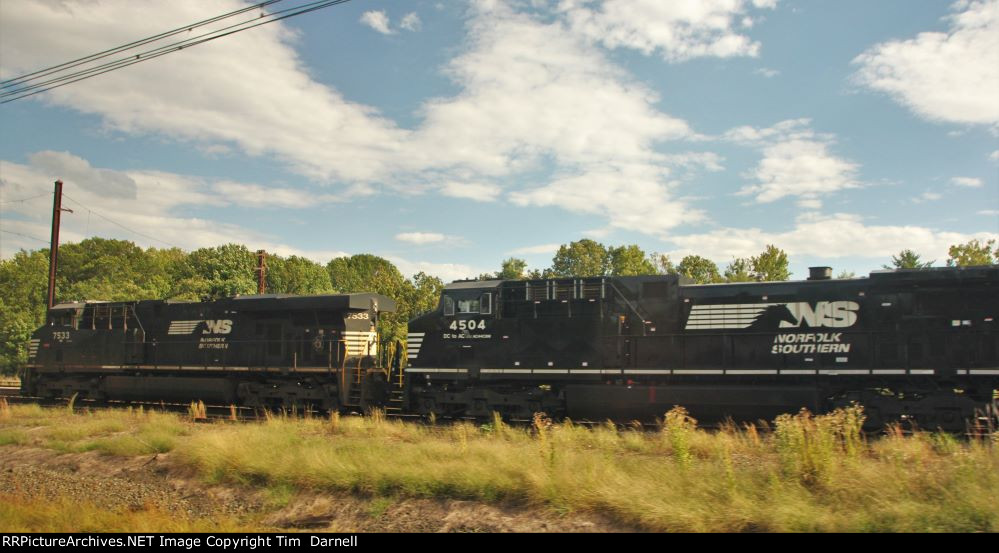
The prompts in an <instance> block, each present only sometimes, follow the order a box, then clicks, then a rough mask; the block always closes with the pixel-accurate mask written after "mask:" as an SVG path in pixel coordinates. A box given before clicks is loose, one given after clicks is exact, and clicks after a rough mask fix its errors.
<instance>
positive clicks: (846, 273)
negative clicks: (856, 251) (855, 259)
mask: <svg viewBox="0 0 999 553" xmlns="http://www.w3.org/2000/svg"><path fill="white" fill-rule="evenodd" d="M836 278H857V273H855V272H853V271H847V270H843V271H840V272H839V274H838V275H836Z"/></svg>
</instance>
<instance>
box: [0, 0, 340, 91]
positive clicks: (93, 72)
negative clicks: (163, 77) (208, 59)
mask: <svg viewBox="0 0 999 553" xmlns="http://www.w3.org/2000/svg"><path fill="white" fill-rule="evenodd" d="M349 1H350V0H317V1H313V2H308V3H306V4H302V5H299V6H296V7H293V8H287V9H284V10H278V11H275V12H271V13H270V14H267V15H261V16H260V17H258V18H255V19H252V20H247V21H243V22H241V23H237V24H234V25H230V26H228V27H224V28H222V29H218V30H215V31H211V32H208V33H204V34H202V35H198V36H196V37H191V38H188V39H185V40H182V41H178V42H174V43H172V44H168V45H165V46H160V47H157V48H154V49H152V50H148V51H146V52H142V53H140V54H135V55H131V54H130V55H129V56H128V57H126V58H121V59H118V60H115V61H111V62H108V63H105V64H102V65H99V66H96V67H91V68H88V69H83V70H80V71H77V72H75V73H70V74H68V75H63V76H59V77H54V78H52V79H49V80H46V81H43V82H40V83H35V84H31V85H26V86H22V87H20V88H14V89H11V90H7V91H6V92H3V93H0V98H4V99H3V100H0V104H6V103H9V102H13V101H15V100H20V99H22V98H26V97H28V96H33V95H35V94H41V93H42V92H47V91H49V90H52V89H55V88H60V87H63V86H66V85H69V84H72V83H75V82H79V81H82V80H86V79H89V78H92V77H96V76H98V75H102V74H104V73H108V72H111V71H116V70H118V69H122V68H125V67H128V66H130V65H135V64H136V63H142V62H144V61H149V60H152V59H156V58H158V57H161V56H165V55H167V54H171V53H174V52H178V51H180V50H183V49H186V48H191V47H194V46H197V45H199V44H204V43H206V42H210V41H213V40H217V39H220V38H223V37H226V36H229V35H232V34H236V33H239V32H242V31H246V30H249V29H253V28H255V27H259V26H261V25H266V24H268V23H273V22H275V21H281V20H283V19H288V18H290V17H295V16H298V15H303V14H306V13H310V12H313V11H317V10H321V9H324V8H328V7H330V6H335V5H338V4H344V3H346V2H349ZM95 59H96V58H95Z"/></svg>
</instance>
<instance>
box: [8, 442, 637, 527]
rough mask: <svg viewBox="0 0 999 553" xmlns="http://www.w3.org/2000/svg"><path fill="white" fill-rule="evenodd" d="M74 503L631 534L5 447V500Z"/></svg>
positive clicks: (592, 519) (595, 522)
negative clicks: (226, 482) (219, 481)
mask: <svg viewBox="0 0 999 553" xmlns="http://www.w3.org/2000/svg"><path fill="white" fill-rule="evenodd" d="M7 493H14V494H23V495H26V496H28V497H32V498H48V499H55V498H69V499H78V500H85V501H88V502H92V503H94V504H96V505H98V506H100V507H103V508H107V509H114V508H127V509H137V508H142V507H144V506H146V505H155V506H156V507H158V508H160V509H163V510H166V511H168V512H174V513H178V514H186V515H187V516H191V517H211V516H212V515H215V514H231V515H249V516H254V517H259V520H260V521H261V524H262V525H263V526H266V527H271V528H274V529H295V528H299V529H309V530H331V531H339V532H574V533H575V532H618V531H633V530H634V529H632V528H625V527H621V526H620V525H615V524H613V523H611V522H608V521H606V520H603V519H602V518H601V517H599V516H595V515H584V514H569V515H564V516H563V515H560V514H558V513H554V512H552V511H550V510H545V509H541V508H531V507H523V506H510V505H490V504H485V503H480V502H474V501H458V500H432V499H406V498H365V497H357V496H354V495H350V494H341V493H328V492H323V493H319V492H303V491H298V492H291V491H289V492H288V494H287V496H286V497H284V498H281V499H275V494H274V492H273V491H267V490H263V489H260V488H252V487H235V486H219V485H209V484H206V483H205V482H204V481H203V480H202V479H201V478H199V477H198V476H197V475H195V474H194V473H193V471H192V470H191V469H190V468H189V467H185V466H182V465H181V464H180V463H178V462H176V461H175V460H174V459H173V458H172V457H171V454H169V453H167V454H163V453H161V454H157V455H146V456H142V457H115V456H111V455H107V454H101V453H97V452H88V453H70V454H60V453H58V452H54V451H51V450H47V449H39V448H29V447H18V446H10V445H8V446H2V447H0V494H7Z"/></svg>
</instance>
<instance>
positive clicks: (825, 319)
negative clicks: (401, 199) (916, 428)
mask: <svg viewBox="0 0 999 553" xmlns="http://www.w3.org/2000/svg"><path fill="white" fill-rule="evenodd" d="M830 272H831V269H829V268H827V267H817V268H814V269H813V270H812V276H811V278H810V279H809V280H805V281H790V282H764V283H742V284H709V285H691V284H688V283H686V282H685V279H683V278H681V277H677V276H639V277H618V278H583V279H579V278H576V279H558V280H537V281H526V282H525V281H500V280H493V281H479V282H472V281H469V282H457V283H453V284H451V285H449V286H447V287H446V288H445V291H444V294H443V299H442V301H441V305H440V306H439V307H438V309H437V311H435V312H433V313H429V314H427V315H424V316H422V317H419V318H417V319H415V320H413V321H411V322H410V324H409V351H408V365H407V368H406V374H407V376H408V381H409V382H408V386H409V389H408V392H407V394H406V397H407V400H408V402H409V403H408V404H407V409H408V410H410V411H412V412H415V413H420V414H428V413H437V414H443V415H450V416H474V417H479V416H485V415H488V414H489V413H491V412H494V411H497V412H500V413H502V414H504V415H508V416H510V417H512V418H528V417H530V416H531V414H532V413H534V412H537V411H544V412H546V413H549V414H553V415H556V416H562V415H564V416H568V417H570V418H572V419H576V420H584V419H588V420H604V419H613V420H618V421H628V420H652V419H654V418H655V417H661V416H662V415H663V413H664V412H666V411H668V410H669V409H670V408H672V407H673V406H674V405H682V406H685V407H687V408H688V409H689V410H690V412H691V413H692V414H693V415H694V416H695V417H696V418H698V419H701V420H714V421H717V420H722V419H724V418H727V417H732V418H734V419H736V420H755V419H772V418H773V417H774V416H776V415H778V414H780V413H786V412H796V411H798V410H799V409H800V408H802V407H807V408H808V409H810V410H812V411H813V412H823V411H828V410H831V409H833V408H835V407H838V406H845V405H849V404H850V402H853V401H857V402H859V403H861V404H862V405H864V406H865V408H866V412H867V415H868V417H869V418H868V421H869V425H870V426H872V427H880V426H881V425H882V424H883V423H885V422H888V421H892V420H899V419H914V420H915V421H917V422H918V423H919V424H920V425H922V426H924V427H928V428H936V427H944V428H963V427H964V425H965V421H966V420H967V419H969V418H971V417H973V416H975V412H976V410H984V409H985V408H986V407H988V406H989V405H990V404H991V403H992V402H993V394H994V390H995V389H997V388H999V358H997V349H999V347H997V346H999V331H997V330H999V329H997V326H999V325H997V323H996V320H995V318H996V316H997V315H999V267H996V266H991V267H966V268H939V269H922V270H897V271H879V272H874V273H871V275H870V277H869V278H856V279H842V280H840V279H837V280H832V279H830V278H829V274H830Z"/></svg>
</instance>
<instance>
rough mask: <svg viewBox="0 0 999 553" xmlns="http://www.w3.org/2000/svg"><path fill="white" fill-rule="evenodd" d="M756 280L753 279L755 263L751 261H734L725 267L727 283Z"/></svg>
mask: <svg viewBox="0 0 999 553" xmlns="http://www.w3.org/2000/svg"><path fill="white" fill-rule="evenodd" d="M754 280H756V279H755V278H753V263H752V260H751V259H746V258H744V257H740V258H738V259H733V260H732V261H731V262H729V264H728V266H726V267H725V282H752V281H754Z"/></svg>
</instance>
